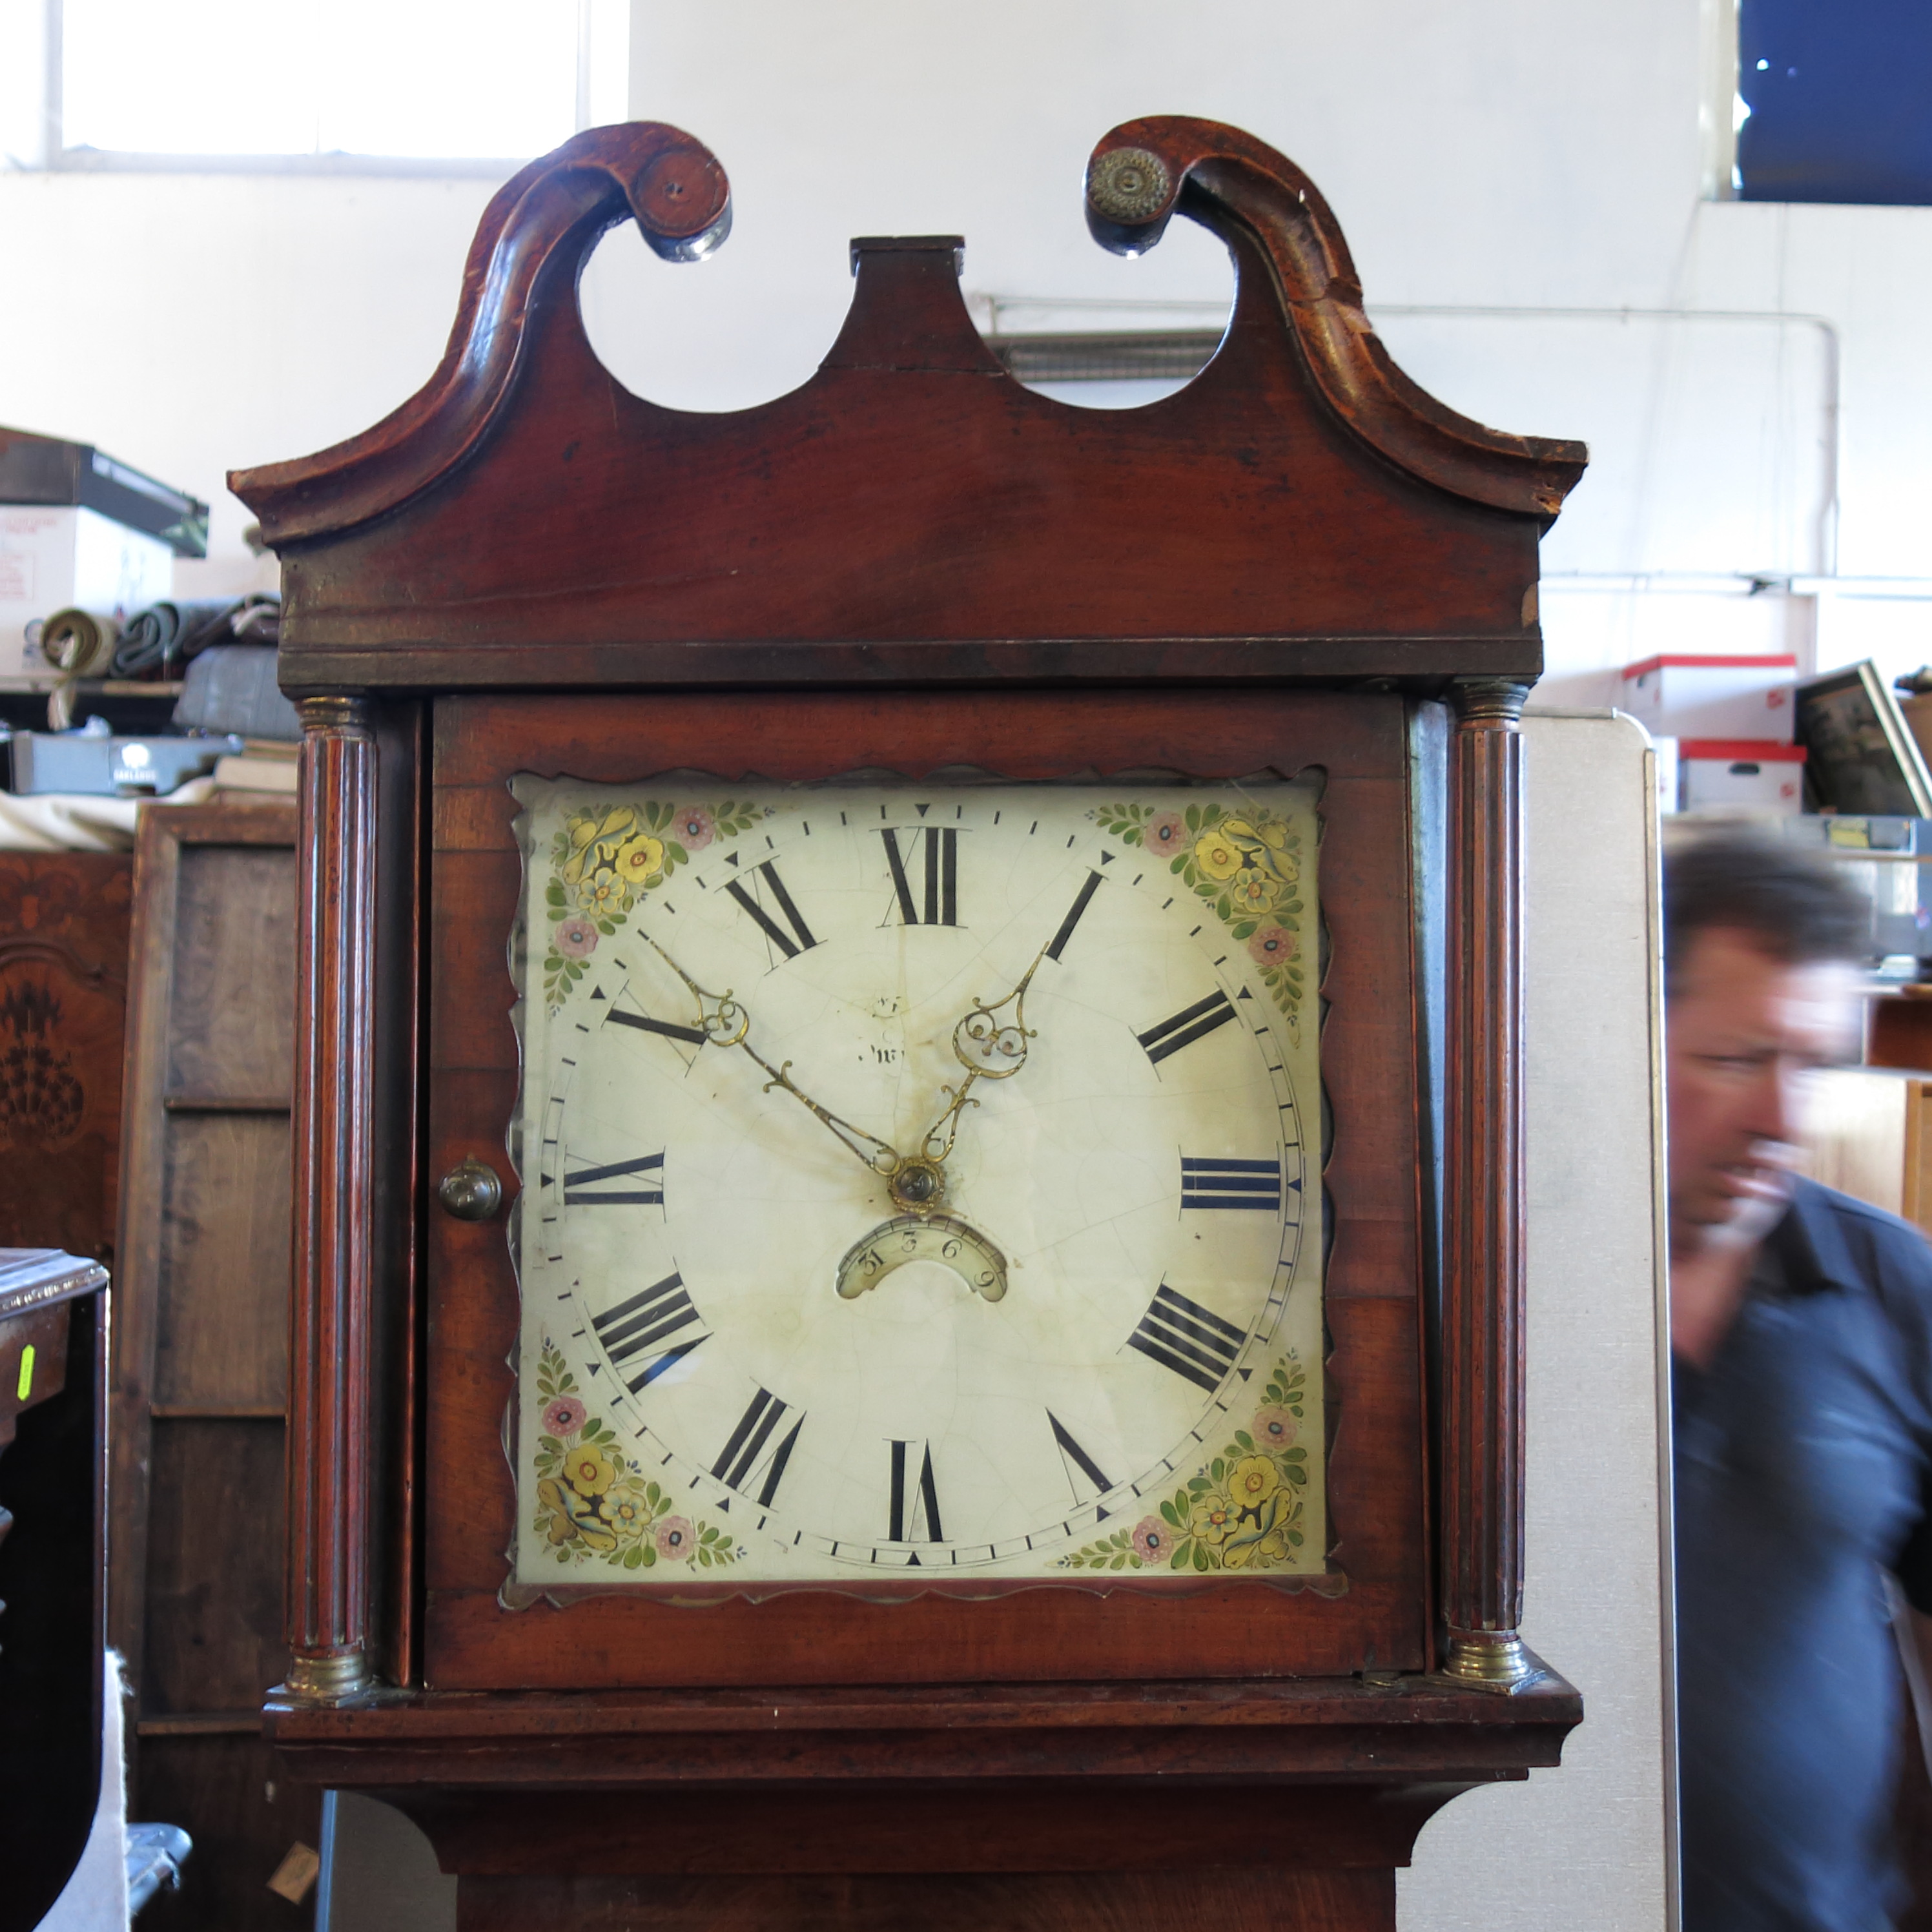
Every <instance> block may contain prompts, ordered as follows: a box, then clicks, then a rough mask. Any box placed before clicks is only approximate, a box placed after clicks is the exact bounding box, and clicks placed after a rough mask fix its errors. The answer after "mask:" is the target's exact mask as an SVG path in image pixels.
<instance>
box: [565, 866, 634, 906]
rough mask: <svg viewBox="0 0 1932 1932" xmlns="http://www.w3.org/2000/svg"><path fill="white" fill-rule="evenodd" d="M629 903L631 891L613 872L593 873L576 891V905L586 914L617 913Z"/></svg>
mask: <svg viewBox="0 0 1932 1932" xmlns="http://www.w3.org/2000/svg"><path fill="white" fill-rule="evenodd" d="M630 902H631V889H630V887H629V886H627V885H626V884H625V883H624V881H623V880H622V879H620V878H619V877H618V876H617V874H616V873H615V872H612V871H596V872H593V873H592V874H591V875H590V876H589V877H588V878H587V879H586V880H584V881H583V883H582V884H581V885H580V886H578V887H577V904H579V905H580V906H581V907H583V909H584V910H585V911H586V912H602V913H619V912H622V910H624V908H625V907H626V906H627V905H628V904H630Z"/></svg>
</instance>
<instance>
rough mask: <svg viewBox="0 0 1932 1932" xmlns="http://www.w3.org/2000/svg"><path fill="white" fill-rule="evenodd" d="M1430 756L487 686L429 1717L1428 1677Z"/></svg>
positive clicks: (453, 869)
mask: <svg viewBox="0 0 1932 1932" xmlns="http://www.w3.org/2000/svg"><path fill="white" fill-rule="evenodd" d="M1406 730H1407V714H1406V710H1405V707H1404V706H1403V702H1402V701H1401V700H1399V699H1396V698H1392V697H1369V698H1350V697H1337V696H1334V695H1329V694H1322V695H1315V694H1310V695H1305V696H1295V695H1291V694H1271V695H1270V696H1269V697H1266V698H1265V699H1262V700H1256V699H1254V698H1253V697H1249V698H1244V699H1243V700H1241V702H1240V703H1238V704H1232V703H1228V702H1227V701H1226V700H1223V699H1220V698H1219V697H1216V696H1215V695H1214V694H1211V693H1205V692H1193V693H1187V694H1169V695H1166V696H1165V697H1160V698H1158V699H1154V698H1149V699H1147V700H1136V699H1134V698H1131V697H1124V696H1120V695H1115V696H1110V697H1098V696H1091V697H1090V696H1086V695H1082V696H1079V697H1055V698H1052V699H1051V700H1047V699H1043V698H1039V697H1005V696H1002V697H988V696H986V695H984V694H980V695H976V696H974V697H971V698H970V699H949V698H947V697H942V696H935V695H926V694H922V695H916V696H915V695H904V696H900V697H890V698H884V699H880V698H869V699H866V700H863V701H855V700H850V699H841V698H839V697H829V696H828V697H811V698H797V697H787V698H783V699H775V700H774V699H760V698H756V697H739V698H736V699H732V700H711V699H706V698H704V697H652V698H641V697H640V698H616V699H611V698H604V699H598V700H573V699H568V698H555V699H538V700H518V701H517V702H514V703H509V702H506V701H502V700H492V699H489V698H463V699H446V700H443V702H442V703H441V705H440V707H439V710H438V714H437V725H436V730H435V734H434V736H435V749H434V785H435V796H436V799H437V805H436V811H435V823H436V826H437V836H436V841H435V850H434V853H433V856H432V862H431V880H432V892H433V895H434V902H435V907H436V917H435V927H434V930H435V935H436V937H435V948H434V956H433V959H432V962H431V974H432V986H433V988H434V1000H433V1007H432V1021H431V1067H432V1075H431V1107H432V1112H431V1140H432V1145H431V1157H430V1158H431V1172H432V1173H433V1174H443V1173H446V1172H451V1171H452V1170H454V1169H457V1168H458V1167H459V1166H460V1165H461V1164H462V1163H464V1162H466V1161H469V1162H473V1163H481V1164H482V1165H483V1166H487V1168H488V1169H490V1170H491V1171H492V1172H493V1173H494V1174H495V1175H496V1176H497V1177H499V1180H500V1182H501V1184H502V1194H503V1199H502V1206H501V1207H500V1208H496V1210H495V1211H493V1212H490V1213H489V1214H487V1217H486V1218H483V1219H478V1220H465V1219H463V1218H460V1217H458V1215H456V1214H451V1213H448V1212H444V1213H437V1214H433V1216H432V1225H431V1250H430V1261H431V1279H430V1297H431V1344H430V1362H429V1371H430V1373H429V1378H428V1379H429V1391H430V1400H429V1415H428V1429H429V1434H428V1466H427V1476H428V1485H427V1490H426V1508H427V1517H428V1531H429V1565H428V1575H429V1581H430V1588H429V1595H428V1616H427V1625H426V1628H427V1665H428V1677H429V1679H430V1681H431V1682H432V1683H434V1684H436V1685H440V1686H444V1687H452V1688H453V1687H473V1688H490V1687H494V1686H498V1685H530V1684H547V1685H553V1686H557V1687H560V1688H561V1687H566V1686H580V1685H600V1684H604V1685H625V1684H628V1685H646V1684H652V1683H661V1682H694V1681H696V1682H712V1683H730V1682H753V1681H756V1682H837V1681H841V1680H850V1679H853V1678H854V1677H856V1676H861V1675H869V1676H879V1675H880V1674H882V1673H883V1674H884V1675H886V1676H899V1677H901V1678H904V1679H932V1678H935V1677H939V1678H945V1679H954V1680H971V1679H974V1678H988V1679H1013V1678H1016V1677H1037V1678H1056V1677H1058V1678H1064V1677H1073V1678H1106V1677H1109V1676H1162V1675H1173V1674H1177V1673H1183V1672H1184V1673H1187V1674H1190V1675H1199V1674H1203V1673H1206V1674H1215V1675H1228V1676H1253V1675H1259V1674H1273V1673H1283V1672H1289V1673H1326V1674H1336V1673H1345V1672H1348V1671H1351V1670H1358V1669H1360V1668H1362V1667H1365V1666H1367V1665H1370V1664H1376V1665H1380V1666H1382V1667H1409V1668H1415V1667H1421V1665H1422V1664H1424V1662H1425V1661H1426V1660H1427V1639H1426V1597H1425V1582H1424V1574H1423V1568H1422V1549H1423V1545H1422V1539H1421V1520H1422V1509H1421V1490H1422V1481H1423V1470H1422V1463H1421V1450H1420V1442H1421V1416H1420V1406H1419V1405H1420V1388H1421V1367H1420V1362H1421V1344H1420V1323H1419V1306H1420V1304H1419V1281H1420V1263H1419V1236H1418V1220H1417V1205H1418V1204H1417V1202H1416V1200H1415V1193H1414V1184H1413V1180H1412V1176H1413V1175H1414V1172H1415V1165H1414V1163H1415V1154H1416V1127H1415V1122H1416V1118H1417V1095H1418V1080H1417V1073H1416V1058H1415V1053H1416V1047H1415V1040H1416V1034H1415V1025H1414V1021H1413V1017H1412V1016H1413V1011H1414V1001H1413V987H1412V980H1411V970H1412V969H1411V956H1410V943H1409V933H1410V931H1411V916H1412V907H1411V903H1410V897H1409V862H1408V857H1407V853H1408V835H1407V823H1408V813H1407V795H1406V784H1407V778H1406V772H1407V768H1408V743H1407V737H1406ZM640 747H647V748H648V749H647V750H640ZM1325 939H1326V941H1327V947H1326V961H1325V959H1324V955H1325V947H1324V944H1323V942H1324V940H1325ZM460 1205H461V1204H460ZM559 1620H561V1621H559Z"/></svg>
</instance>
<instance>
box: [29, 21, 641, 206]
mask: <svg viewBox="0 0 1932 1932" xmlns="http://www.w3.org/2000/svg"><path fill="white" fill-rule="evenodd" d="M48 33H49V42H50V45H49V59H48V61H47V62H46V71H47V75H48V92H49V101H50V104H56V105H57V107H58V120H57V121H56V122H55V126H56V127H57V129H58V136H57V139H58V145H57V148H56V149H55V151H53V152H51V153H49V154H46V156H45V157H44V159H45V160H46V163H49V164H50V165H52V166H64V167H82V168H86V167H114V166H121V167H126V166H170V165H172V166H181V164H182V163H183V162H184V161H189V162H191V163H193V164H194V165H196V166H228V167H235V166H263V167H281V168H289V167H296V168H301V167H305V166H306V167H311V168H317V167H319V168H325V169H326V168H331V167H343V166H347V167H352V168H353V167H354V166H356V165H357V164H358V163H362V164H363V165H365V166H366V165H371V164H375V165H395V164H402V165H404V166H405V167H406V168H407V167H409V165H410V164H412V163H413V164H415V166H416V167H428V166H434V165H435V164H440V163H451V162H455V163H463V162H473V163H477V164H478V165H479V166H481V165H482V164H484V163H490V162H502V161H513V160H522V159H526V158H528V157H530V156H532V155H535V154H543V153H544V152H546V151H548V150H549V149H550V148H553V147H555V146H556V145H557V143H558V142H560V141H562V140H565V139H568V136H570V135H571V133H574V132H575V131H576V130H577V129H578V128H579V127H588V126H593V125H595V124H598V122H600V121H606V120H622V119H623V118H625V95H626V93H627V92H628V38H629V34H628V0H169V4H167V5H159V4H157V0H52V9H51V12H50V16H49V28H48ZM49 118H52V117H49ZM411 171H413V169H412V170H411Z"/></svg>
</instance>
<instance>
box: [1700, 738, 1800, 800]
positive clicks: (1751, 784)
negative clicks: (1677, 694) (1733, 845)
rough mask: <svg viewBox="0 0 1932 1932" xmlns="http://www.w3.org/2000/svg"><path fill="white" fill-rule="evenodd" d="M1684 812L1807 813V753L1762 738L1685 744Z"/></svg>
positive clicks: (1796, 746) (1703, 740)
mask: <svg viewBox="0 0 1932 1932" xmlns="http://www.w3.org/2000/svg"><path fill="white" fill-rule="evenodd" d="M1677 769H1678V771H1679V773H1680V774H1681V776H1680V778H1679V783H1680V784H1681V785H1682V797H1683V807H1684V809H1685V811H1701V810H1704V809H1706V808H1709V807H1711V806H1713V805H1716V806H1721V807H1722V806H1728V807H1730V808H1731V809H1733V810H1734V811H1736V810H1742V811H1778V812H1787V811H1788V812H1799V811H1803V810H1804V809H1805V747H1804V746H1803V745H1786V744H1780V743H1778V742H1776V741H1775V740H1774V739H1764V738H1681V739H1679V740H1678V744H1677Z"/></svg>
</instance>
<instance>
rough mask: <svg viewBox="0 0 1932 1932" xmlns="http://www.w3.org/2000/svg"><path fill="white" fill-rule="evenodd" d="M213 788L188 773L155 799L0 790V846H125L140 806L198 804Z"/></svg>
mask: <svg viewBox="0 0 1932 1932" xmlns="http://www.w3.org/2000/svg"><path fill="white" fill-rule="evenodd" d="M213 793H214V779H212V778H190V779H189V780H188V781H187V784H184V785H181V786H180V787H178V788H177V789H176V790H173V791H172V792H170V793H169V794H168V795H167V796H166V798H163V799H143V798H118V797H109V796H107V795H105V794H95V793H87V792H63V791H48V792H24V793H23V792H10V791H0V852H131V851H133V849H134V824H135V820H136V815H137V814H139V811H140V810H141V808H142V806H143V805H156V804H159V805H199V804H201V803H202V802H203V801H204V800H205V799H208V798H209V797H211V796H212V795H213Z"/></svg>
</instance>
